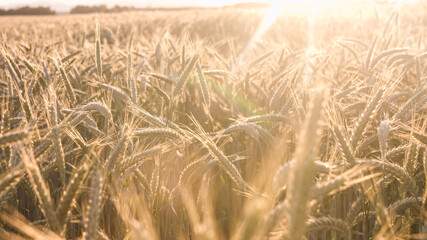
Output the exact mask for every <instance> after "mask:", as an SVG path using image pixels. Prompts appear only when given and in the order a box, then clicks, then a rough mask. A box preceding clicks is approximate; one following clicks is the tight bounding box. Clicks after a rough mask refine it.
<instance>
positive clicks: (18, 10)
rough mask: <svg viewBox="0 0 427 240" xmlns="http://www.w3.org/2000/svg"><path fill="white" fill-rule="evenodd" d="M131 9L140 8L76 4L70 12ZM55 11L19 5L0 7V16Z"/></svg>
mask: <svg viewBox="0 0 427 240" xmlns="http://www.w3.org/2000/svg"><path fill="white" fill-rule="evenodd" d="M131 10H140V8H135V7H133V6H130V7H129V6H118V5H116V6H114V7H112V8H108V7H107V5H105V4H101V5H94V6H87V5H77V6H75V7H73V8H72V9H71V10H70V13H71V14H79V13H95V12H108V13H113V12H123V11H131ZM55 14H56V11H54V10H52V9H51V8H50V7H40V6H39V7H30V6H25V7H19V8H13V9H8V10H6V9H1V8H0V16H5V15H55Z"/></svg>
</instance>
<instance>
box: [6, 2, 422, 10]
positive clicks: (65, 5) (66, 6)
mask: <svg viewBox="0 0 427 240" xmlns="http://www.w3.org/2000/svg"><path fill="white" fill-rule="evenodd" d="M246 1H253V2H255V1H256V2H271V1H272V0H72V1H70V0H0V8H5V9H9V8H16V7H21V6H28V5H29V6H48V7H51V8H52V9H53V10H55V11H58V12H68V11H70V9H71V8H72V7H74V6H75V5H78V4H83V5H97V4H106V5H107V6H108V7H112V6H114V5H120V6H135V7H181V6H223V5H230V4H235V3H239V2H246ZM276 1H277V0H276ZM281 1H284V0H281ZM287 1H289V0H287ZM291 1H294V2H301V1H302V2H320V1H323V2H331V1H338V2H339V1H343V0H298V1H297V0H291ZM344 1H345V0H344ZM347 1H349V0H347ZM350 1H361V0H350ZM391 1H399V0H391ZM406 1H414V0H406Z"/></svg>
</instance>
